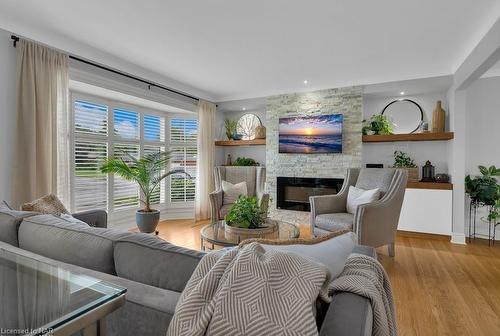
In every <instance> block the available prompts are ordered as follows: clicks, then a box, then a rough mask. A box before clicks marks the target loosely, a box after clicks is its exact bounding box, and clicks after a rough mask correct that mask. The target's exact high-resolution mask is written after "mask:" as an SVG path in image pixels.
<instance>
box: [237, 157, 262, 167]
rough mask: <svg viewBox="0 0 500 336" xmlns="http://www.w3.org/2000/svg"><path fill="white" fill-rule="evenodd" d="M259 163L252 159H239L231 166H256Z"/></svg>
mask: <svg viewBox="0 0 500 336" xmlns="http://www.w3.org/2000/svg"><path fill="white" fill-rule="evenodd" d="M258 165H259V163H258V162H257V161H255V160H254V159H252V158H247V157H239V158H237V159H236V160H234V162H233V166H258Z"/></svg>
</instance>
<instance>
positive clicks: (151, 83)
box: [10, 35, 200, 101]
mask: <svg viewBox="0 0 500 336" xmlns="http://www.w3.org/2000/svg"><path fill="white" fill-rule="evenodd" d="M10 38H11V39H12V43H13V45H14V48H15V47H16V45H17V42H19V36H15V35H11V37H10ZM69 58H71V59H73V60H75V61H78V62H81V63H85V64H88V65H91V66H93V67H96V68H99V69H102V70H106V71H109V72H112V73H115V74H118V75H120V76H123V77H127V78H130V79H133V80H136V81H138V82H141V83H144V84H147V85H148V89H149V90H150V89H151V87H152V86H153V87H157V88H159V89H162V90H166V91H169V92H172V93H175V94H178V95H181V96H183V97H186V98H189V99H193V100H196V101H199V100H200V98H198V97H194V96H191V95H189V94H187V93H184V92H181V91H177V90H174V89H171V88H169V87H166V86H163V85H160V84H156V83H153V82H150V81H147V80H145V79H142V78H139V77H135V76H132V75H129V74H127V73H125V72H121V71H118V70H115V69H112V68H108V67H106V66H104V65H101V64H98V63H94V62H91V61H88V60H86V59H83V58H80V57H77V56H73V55H69Z"/></svg>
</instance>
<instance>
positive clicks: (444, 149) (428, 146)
mask: <svg viewBox="0 0 500 336" xmlns="http://www.w3.org/2000/svg"><path fill="white" fill-rule="evenodd" d="M399 98H408V99H411V100H414V101H415V102H417V103H418V104H419V105H420V106H421V107H422V110H423V111H424V121H427V122H429V125H430V126H431V124H432V123H431V121H432V111H433V110H434V108H435V106H436V102H437V101H438V100H441V101H442V103H443V109H444V110H445V111H447V120H448V119H449V114H448V104H447V100H446V93H445V92H437V93H428V94H420V95H413V96H398V97H384V96H380V95H370V94H368V95H365V96H364V98H363V115H364V118H365V119H368V118H370V116H371V115H373V114H379V113H381V112H382V110H383V109H384V107H385V106H386V105H387V104H388V103H390V102H391V101H393V100H395V99H399ZM396 150H398V151H404V152H406V153H408V154H409V155H410V157H411V158H413V159H414V160H415V163H416V164H417V165H418V166H419V167H421V166H423V165H424V164H425V161H426V160H430V161H431V162H432V164H433V165H434V166H435V167H436V173H448V172H449V169H448V168H449V167H448V154H447V153H448V150H449V144H448V142H447V141H437V142H425V141H424V142H387V143H364V144H363V152H362V162H363V165H365V164H366V163H382V164H384V166H386V167H387V166H392V164H393V163H394V151H396Z"/></svg>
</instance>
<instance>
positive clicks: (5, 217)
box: [0, 201, 38, 246]
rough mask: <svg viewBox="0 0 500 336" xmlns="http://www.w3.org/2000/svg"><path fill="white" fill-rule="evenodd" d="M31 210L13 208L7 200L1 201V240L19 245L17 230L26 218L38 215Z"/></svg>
mask: <svg viewBox="0 0 500 336" xmlns="http://www.w3.org/2000/svg"><path fill="white" fill-rule="evenodd" d="M37 214H38V213H36V212H31V211H17V210H12V209H11V208H10V207H9V206H8V204H7V203H6V202H5V201H2V202H0V240H1V241H3V242H6V243H8V244H10V245H14V246H19V242H18V239H17V232H18V230H19V224H20V223H21V222H22V221H23V219H24V218H27V217H30V216H34V215H37Z"/></svg>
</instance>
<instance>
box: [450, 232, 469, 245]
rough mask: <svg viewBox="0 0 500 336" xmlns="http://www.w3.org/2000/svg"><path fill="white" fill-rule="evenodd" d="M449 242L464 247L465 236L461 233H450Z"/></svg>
mask: <svg viewBox="0 0 500 336" xmlns="http://www.w3.org/2000/svg"><path fill="white" fill-rule="evenodd" d="M451 242H452V243H453V244H460V245H466V243H465V234H463V233H461V232H452V233H451Z"/></svg>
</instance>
